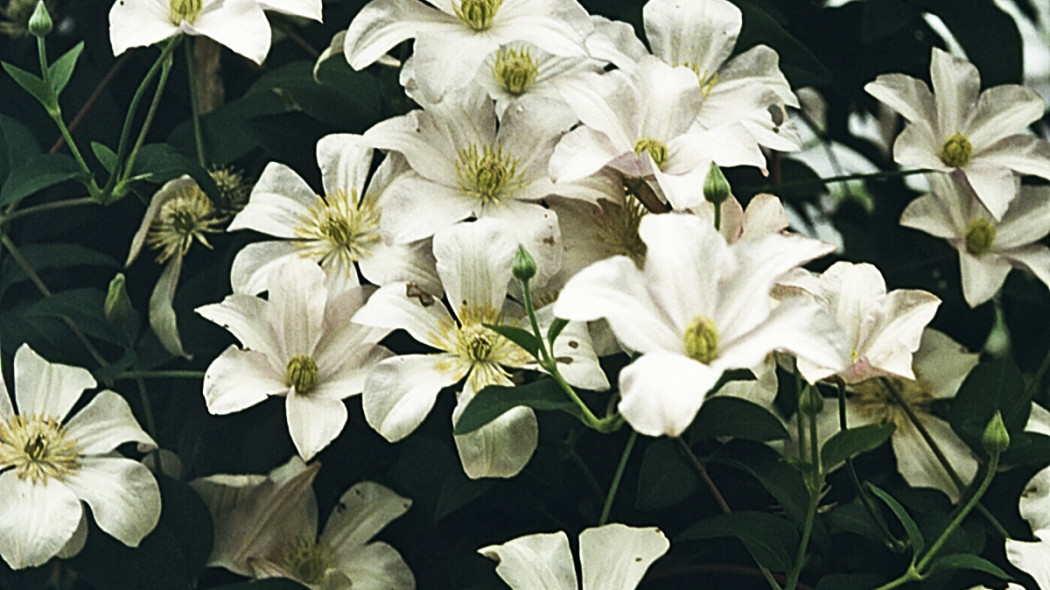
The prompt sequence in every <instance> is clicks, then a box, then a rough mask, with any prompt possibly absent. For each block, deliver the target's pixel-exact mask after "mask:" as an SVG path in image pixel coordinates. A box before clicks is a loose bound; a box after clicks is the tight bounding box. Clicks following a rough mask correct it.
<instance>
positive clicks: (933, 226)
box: [900, 175, 960, 239]
mask: <svg viewBox="0 0 1050 590" xmlns="http://www.w3.org/2000/svg"><path fill="white" fill-rule="evenodd" d="M939 176H940V175H932V176H931V179H932V178H937V177H939ZM931 182H932V180H931ZM945 197H947V198H943V197H941V196H938V195H937V194H926V195H923V196H921V197H919V198H917V199H915V200H914V201H912V202H910V203H908V206H907V207H905V208H904V212H903V213H901V219H900V224H901V225H903V226H904V227H910V228H913V229H917V230H919V231H924V232H926V233H928V234H930V235H932V236H936V237H938V238H945V239H948V238H954V237H957V236H958V235H959V229H960V228H957V227H956V226H955V225H954V224H953V223H952V214H951V212H950V211H949V207H951V206H952V205H951V204H949V203H948V199H949V198H951V196H950V195H946V196H945ZM953 204H954V203H953Z"/></svg>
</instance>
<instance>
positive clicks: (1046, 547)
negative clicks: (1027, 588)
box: [1006, 467, 1050, 590]
mask: <svg viewBox="0 0 1050 590" xmlns="http://www.w3.org/2000/svg"><path fill="white" fill-rule="evenodd" d="M1018 509H1019V510H1020V512H1021V517H1022V518H1024V519H1025V520H1027V521H1028V524H1029V525H1031V527H1032V533H1033V535H1035V538H1036V541H1020V540H1017V539H1007V540H1006V558H1007V559H1009V560H1010V563H1012V564H1014V567H1016V568H1017V569H1020V570H1022V571H1024V572H1025V573H1027V574H1028V575H1030V576H1032V578H1034V579H1035V582H1036V584H1038V585H1039V590H1050V467H1047V468H1046V469H1043V470H1042V471H1040V472H1039V473H1036V474H1035V476H1034V477H1032V479H1031V480H1030V481H1029V482H1028V485H1026V486H1025V489H1024V492H1022V494H1021V499H1020V501H1019V502H1018Z"/></svg>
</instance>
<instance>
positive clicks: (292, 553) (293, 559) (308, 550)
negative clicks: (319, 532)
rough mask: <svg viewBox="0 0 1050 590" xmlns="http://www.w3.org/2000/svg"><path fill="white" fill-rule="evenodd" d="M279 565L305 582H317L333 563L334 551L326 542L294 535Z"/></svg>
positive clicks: (319, 581) (322, 578)
mask: <svg viewBox="0 0 1050 590" xmlns="http://www.w3.org/2000/svg"><path fill="white" fill-rule="evenodd" d="M280 565H281V566H282V567H283V568H284V569H285V570H286V571H287V572H288V573H290V574H292V575H293V576H295V577H296V578H298V579H299V580H301V581H303V582H306V583H307V584H319V583H321V582H322V581H323V580H324V575H325V572H327V571H328V569H329V568H331V567H333V566H334V565H335V551H333V550H332V548H331V547H329V546H328V544H327V543H317V542H314V541H311V540H309V539H304V538H302V537H296V538H295V540H294V541H292V542H291V544H290V545H289V546H288V549H287V550H286V551H285V554H284V557H282V558H281V563H280Z"/></svg>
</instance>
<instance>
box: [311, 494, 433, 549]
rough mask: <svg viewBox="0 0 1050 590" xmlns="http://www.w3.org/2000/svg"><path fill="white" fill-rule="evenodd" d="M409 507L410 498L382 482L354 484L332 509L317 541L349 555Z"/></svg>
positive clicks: (410, 503)
mask: <svg viewBox="0 0 1050 590" xmlns="http://www.w3.org/2000/svg"><path fill="white" fill-rule="evenodd" d="M411 506H412V500H409V499H408V498H405V497H404V496H400V495H398V494H397V493H395V492H394V491H393V490H391V489H390V488H388V487H386V486H384V485H382V484H378V483H376V482H374V481H362V482H360V483H356V484H354V485H353V487H351V488H350V489H349V490H347V491H346V492H345V493H344V494H343V495H342V497H340V498H339V503H338V504H336V505H335V508H333V509H332V515H331V516H329V517H328V523H327V524H325V527H324V532H323V533H321V540H322V541H324V542H326V543H328V545H329V546H330V547H332V548H333V549H335V550H336V551H337V552H339V553H341V554H344V555H349V554H352V553H353V552H354V551H357V550H360V549H361V548H362V547H364V545H365V544H366V543H368V542H369V541H370V540H372V537H374V536H375V535H376V534H377V533H379V531H381V530H383V527H385V526H386V525H388V524H390V523H391V522H393V520H394V519H395V518H397V517H399V516H401V515H402V514H404V513H405V512H407V511H408V509H409V508H410V507H411Z"/></svg>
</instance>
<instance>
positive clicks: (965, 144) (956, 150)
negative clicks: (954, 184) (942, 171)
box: [941, 133, 973, 168]
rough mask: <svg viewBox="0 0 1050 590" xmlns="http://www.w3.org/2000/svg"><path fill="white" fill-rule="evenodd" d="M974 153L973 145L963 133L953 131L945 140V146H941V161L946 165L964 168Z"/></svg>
mask: <svg viewBox="0 0 1050 590" xmlns="http://www.w3.org/2000/svg"><path fill="white" fill-rule="evenodd" d="M972 155H973V145H972V144H971V143H970V139H969V138H968V137H966V136H965V135H963V134H962V133H953V134H952V135H951V136H949V137H948V139H946V140H944V147H942V148H941V161H942V162H944V165H945V166H951V167H952V168H962V167H963V166H965V165H966V163H967V162H969V161H970V156H972Z"/></svg>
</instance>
